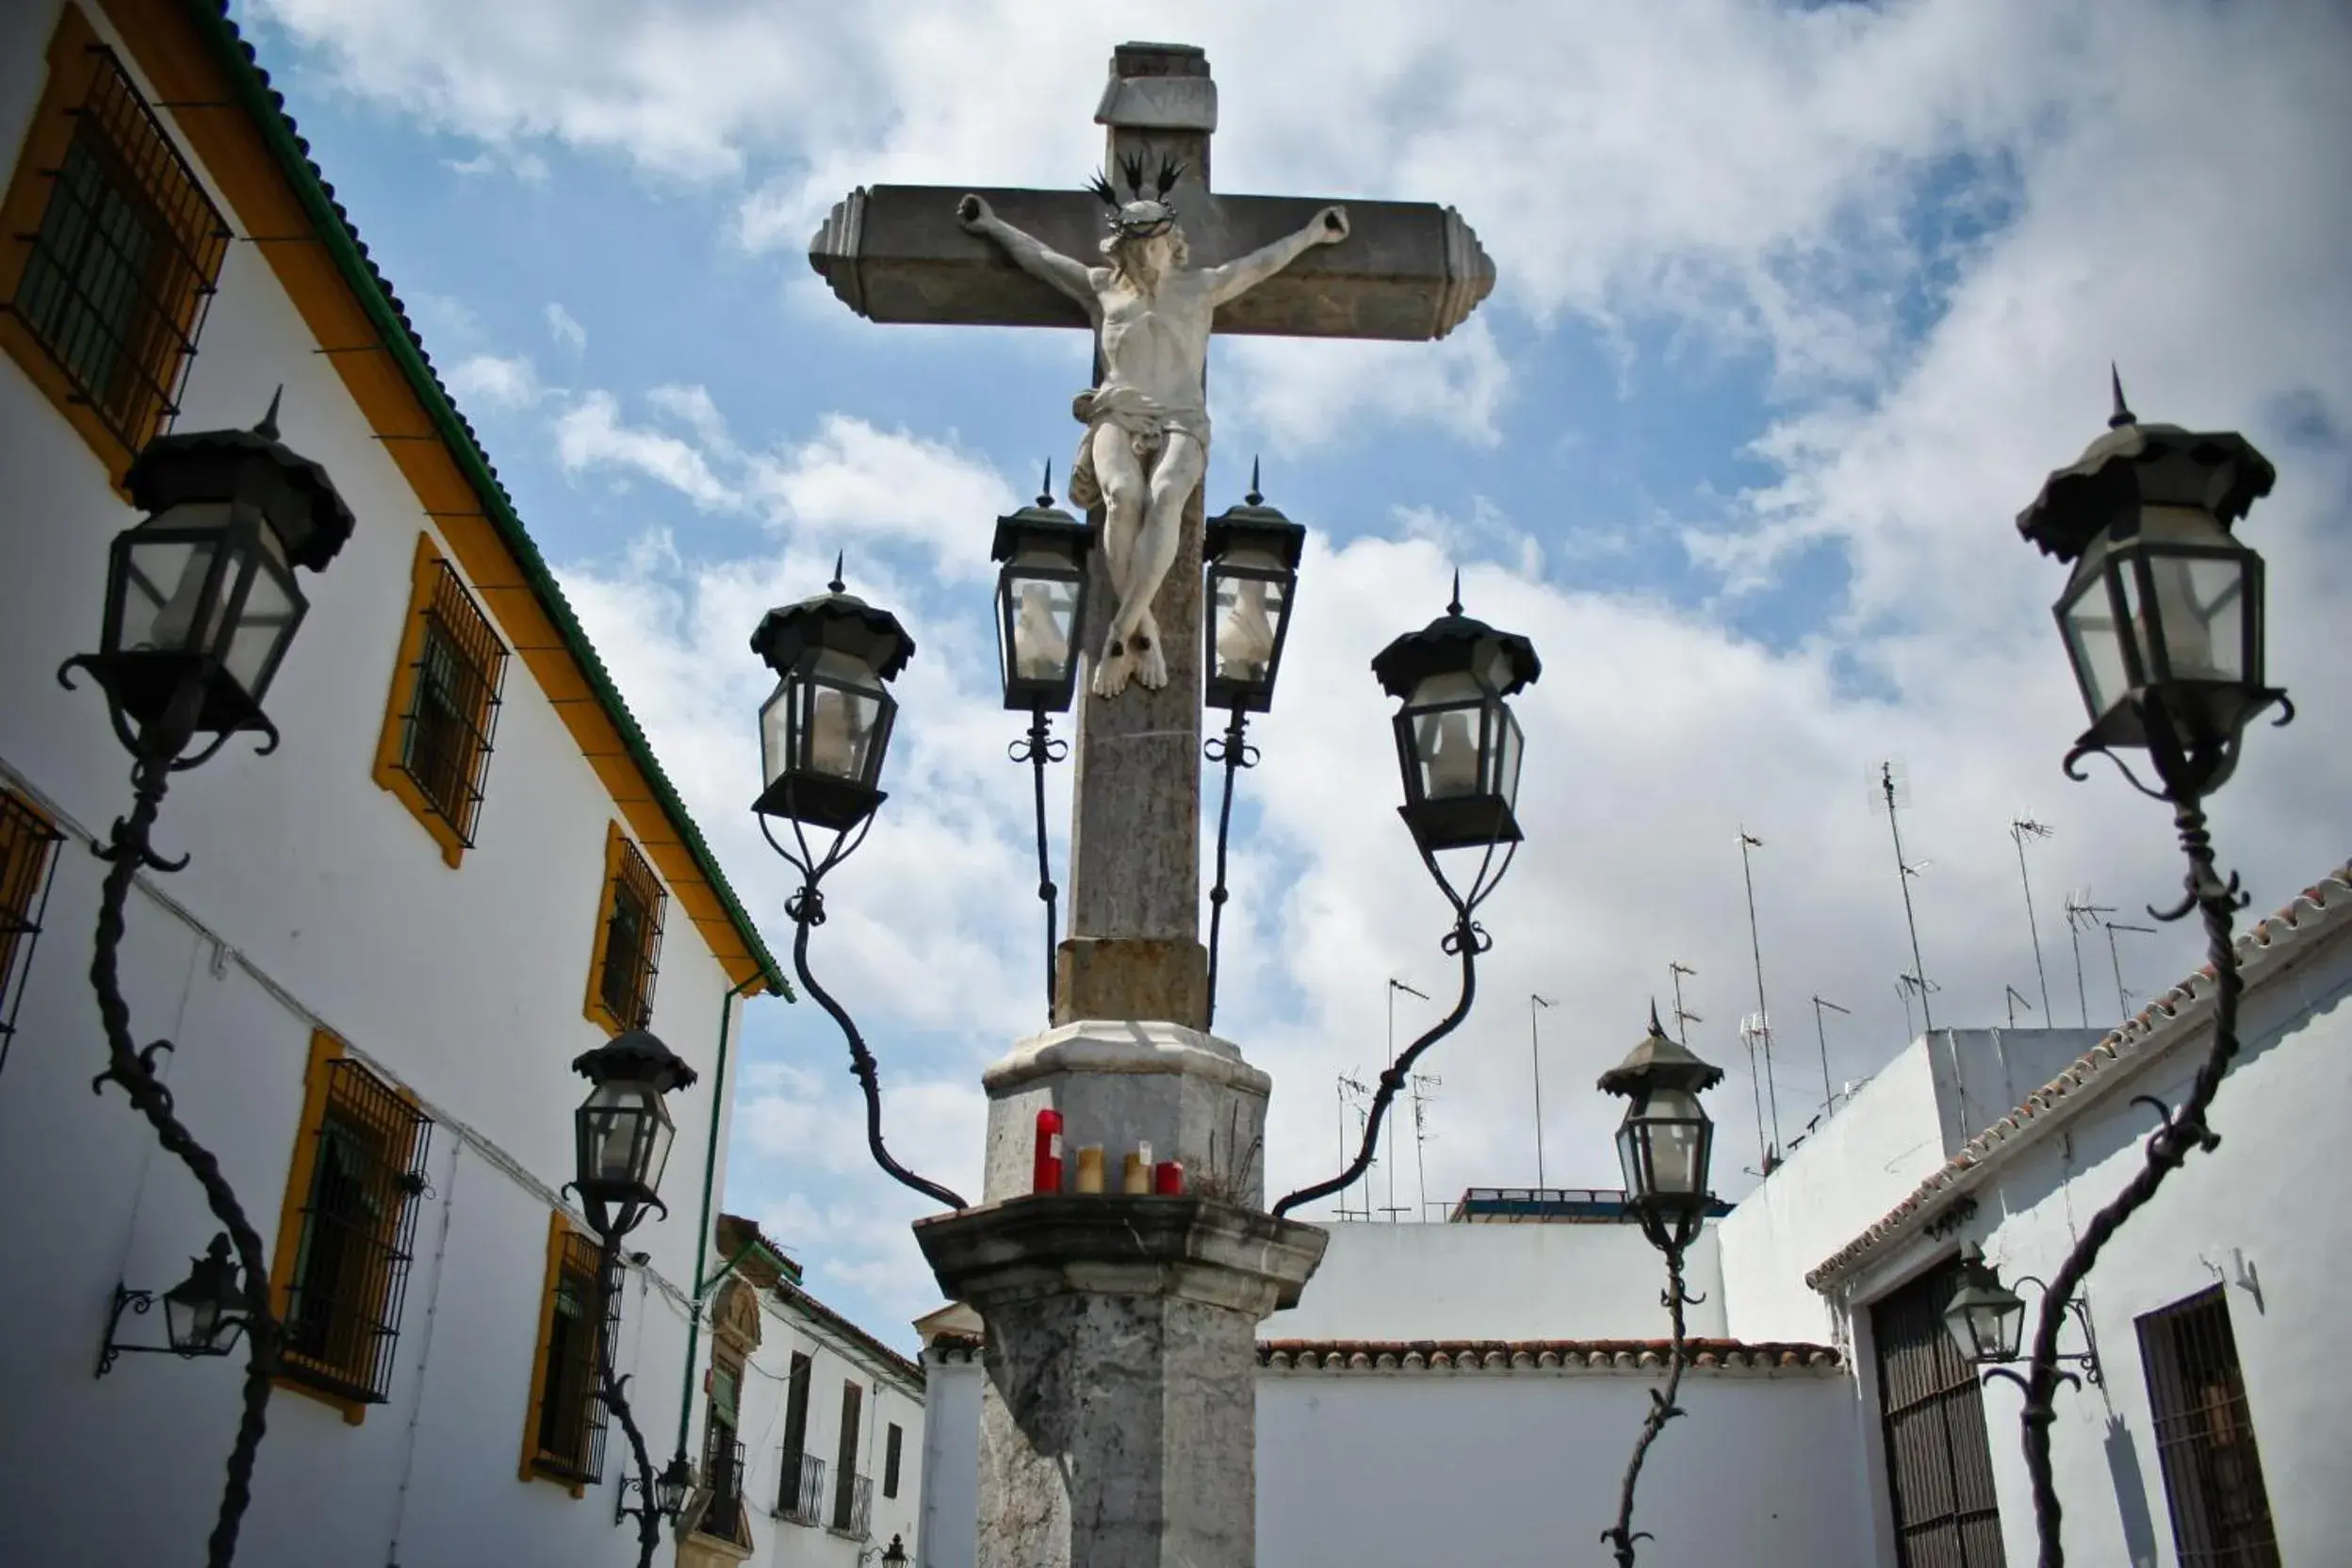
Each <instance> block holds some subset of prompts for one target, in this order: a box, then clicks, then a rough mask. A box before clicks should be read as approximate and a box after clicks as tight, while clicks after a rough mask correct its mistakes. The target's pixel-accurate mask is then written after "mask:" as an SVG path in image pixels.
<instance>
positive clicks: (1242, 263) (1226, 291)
mask: <svg viewBox="0 0 2352 1568" xmlns="http://www.w3.org/2000/svg"><path fill="white" fill-rule="evenodd" d="M1347 237H1348V209H1347V208H1346V207H1325V208H1324V209H1323V210H1322V211H1321V212H1318V213H1316V214H1315V216H1314V217H1313V218H1312V219H1310V220H1308V221H1307V226H1306V227H1305V228H1303V229H1300V230H1299V232H1298V233H1297V234H1287V235H1284V236H1283V237H1282V238H1280V239H1277V240H1275V241H1274V242H1273V243H1272V244H1270V245H1262V246H1260V247H1259V248H1258V249H1256V250H1254V251H1252V252H1250V253H1249V254H1248V255H1246V256H1235V257H1234V258H1233V260H1231V261H1229V262H1225V263H1224V264H1222V265H1221V266H1217V267H1210V268H1206V269H1203V270H1202V274H1201V275H1202V276H1203V277H1205V278H1206V279H1207V280H1208V284H1209V298H1210V299H1211V301H1213V302H1216V303H1217V304H1220V305H1221V304H1223V303H1224V302H1226V301H1228V300H1233V299H1237V298H1239V297H1240V296H1242V295H1244V294H1247V293H1249V292H1250V290H1251V289H1253V288H1255V287H1257V286H1258V285H1260V284H1262V283H1264V282H1265V281H1266V279H1268V278H1270V277H1272V276H1273V275H1274V274H1275V273H1277V272H1279V271H1281V270H1282V269H1283V268H1285V267H1288V266H1289V265H1290V264H1291V263H1292V262H1294V261H1297V260H1298V259H1299V257H1300V256H1302V255H1305V254H1306V253H1308V252H1309V251H1312V250H1313V249H1315V247H1316V246H1317V245H1336V244H1338V243H1339V242H1340V241H1341V240H1343V239H1345V238H1347Z"/></svg>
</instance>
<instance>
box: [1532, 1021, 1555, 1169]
mask: <svg viewBox="0 0 2352 1568" xmlns="http://www.w3.org/2000/svg"><path fill="white" fill-rule="evenodd" d="M1552 1005H1554V1004H1553V1003H1552V1001H1551V999H1550V998H1548V997H1542V996H1538V995H1536V994H1535V993H1534V992H1533V991H1529V992H1528V993H1527V1062H1528V1065H1529V1066H1530V1067H1532V1068H1533V1069H1534V1070H1535V1185H1536V1189H1537V1190H1538V1191H1541V1190H1543V1186H1544V1050H1543V1045H1542V1042H1541V1041H1540V1040H1539V1039H1538V1038H1537V1037H1536V1032H1535V1013H1536V1009H1537V1008H1539V1007H1545V1008H1548V1007H1550V1006H1552Z"/></svg>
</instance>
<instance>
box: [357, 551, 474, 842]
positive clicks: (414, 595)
mask: <svg viewBox="0 0 2352 1568" xmlns="http://www.w3.org/2000/svg"><path fill="white" fill-rule="evenodd" d="M444 559H446V558H445V557H444V556H443V555H442V554H441V551H440V549H439V547H437V546H435V545H434V543H433V535H432V534H431V533H428V532H425V531H421V530H419V531H418V532H417V553H416V556H415V558H414V559H413V560H412V562H411V564H410V566H409V579H408V609H407V611H406V612H405V613H404V614H403V617H402V619H401V621H400V650H399V655H398V657H397V658H396V659H395V660H394V661H393V664H392V686H391V690H390V692H389V693H388V694H386V695H385V697H384V727H383V729H382V730H380V731H378V733H377V736H376V762H375V769H374V778H375V781H376V784H377V786H378V787H379V788H381V789H383V790H384V791H385V792H388V793H389V794H390V795H391V796H392V797H393V798H394V799H396V800H398V801H399V802H400V804H401V805H403V806H405V807H407V808H408V814H409V815H410V816H412V817H415V818H416V819H417V825H419V826H421V827H423V828H424V830H425V831H426V832H427V833H430V834H431V835H433V842H434V843H437V844H439V845H440V846H441V860H442V863H443V864H445V865H447V866H448V867H449V869H450V870H451V871H455V870H456V869H457V868H458V866H459V864H460V863H461V862H463V861H464V860H465V858H466V841H465V840H463V839H461V838H459V837H458V834H457V827H456V825H454V824H452V823H451V822H450V821H449V819H448V818H447V817H444V816H443V815H442V814H441V813H440V811H439V809H437V808H435V807H434V805H433V802H432V801H430V800H428V799H427V798H426V797H425V792H424V791H423V790H422V789H421V788H419V787H418V785H417V781H416V780H415V779H413V778H411V777H409V776H408V775H407V773H405V772H404V771H402V769H401V767H400V719H401V715H403V714H405V713H406V712H407V711H408V705H409V702H410V700H411V699H412V698H413V697H415V695H416V694H417V669H418V666H419V664H420V663H421V662H422V661H423V659H424V652H425V611H426V610H427V608H428V607H430V606H431V604H432V602H433V574H434V571H435V569H436V568H438V567H439V566H440V564H441V563H442V561H443V560H444Z"/></svg>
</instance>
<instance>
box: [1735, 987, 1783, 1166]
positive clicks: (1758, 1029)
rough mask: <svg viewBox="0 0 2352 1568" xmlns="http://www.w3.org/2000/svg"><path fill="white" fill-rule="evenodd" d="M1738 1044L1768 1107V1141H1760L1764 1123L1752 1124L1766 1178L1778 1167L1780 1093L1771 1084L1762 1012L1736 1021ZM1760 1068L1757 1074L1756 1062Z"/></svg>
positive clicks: (1768, 1024) (1768, 1033)
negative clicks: (1770, 1110)
mask: <svg viewBox="0 0 2352 1568" xmlns="http://www.w3.org/2000/svg"><path fill="white" fill-rule="evenodd" d="M1740 1044H1741V1045H1744V1046H1746V1047H1747V1048H1748V1070H1749V1071H1751V1072H1756V1076H1757V1079H1758V1081H1759V1082H1761V1083H1762V1084H1763V1085H1764V1092H1765V1098H1766V1102H1767V1103H1769V1104H1770V1105H1771V1107H1772V1141H1771V1142H1770V1143H1765V1142H1764V1124H1763V1122H1762V1121H1761V1120H1760V1119H1759V1120H1758V1121H1757V1123H1756V1142H1757V1143H1759V1144H1762V1145H1763V1165H1764V1174H1765V1175H1767V1176H1770V1175H1771V1174H1772V1172H1773V1171H1774V1170H1776V1169H1777V1168H1779V1166H1780V1091H1779V1090H1778V1088H1776V1087H1775V1086H1773V1084H1772V1023H1771V1022H1770V1021H1768V1020H1767V1019H1766V1018H1765V1017H1764V1015H1763V1014H1762V1013H1750V1014H1748V1015H1747V1016H1746V1017H1745V1018H1743V1019H1741V1020H1740ZM1759 1059H1761V1060H1762V1062H1763V1064H1764V1066H1763V1070H1761V1071H1760V1072H1757V1070H1756V1062H1757V1061H1758V1060H1759Z"/></svg>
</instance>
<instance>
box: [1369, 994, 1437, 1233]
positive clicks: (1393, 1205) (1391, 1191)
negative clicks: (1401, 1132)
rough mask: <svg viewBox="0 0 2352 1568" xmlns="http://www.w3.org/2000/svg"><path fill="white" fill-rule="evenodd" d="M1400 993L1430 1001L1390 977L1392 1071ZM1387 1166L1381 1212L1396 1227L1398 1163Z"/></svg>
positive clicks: (1389, 1048) (1390, 1063)
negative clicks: (1384, 1198) (1385, 1202)
mask: <svg viewBox="0 0 2352 1568" xmlns="http://www.w3.org/2000/svg"><path fill="white" fill-rule="evenodd" d="M1398 991H1403V992H1404V993H1405V994H1406V995H1407V996H1417V997H1419V998H1420V999H1421V1000H1422V1001H1424V1002H1427V1001H1428V1000H1429V992H1427V991H1417V990H1414V989H1413V988H1412V987H1411V986H1408V985H1406V984H1405V983H1404V982H1403V981H1402V980H1399V979H1397V977H1396V976H1395V975H1393V974H1392V975H1390V976H1389V979H1388V1065H1389V1067H1390V1068H1392V1069H1394V1068H1395V1067H1396V1066H1397V992H1398ZM1387 1164H1388V1207H1386V1208H1385V1209H1383V1210H1381V1211H1380V1212H1381V1213H1383V1214H1385V1215H1387V1216H1388V1222H1389V1223H1390V1224H1391V1225H1394V1224H1396V1223H1397V1214H1398V1213H1399V1212H1401V1211H1399V1210H1398V1209H1397V1162H1396V1161H1395V1160H1390V1161H1388V1162H1387ZM1371 1191H1372V1189H1371V1188H1370V1187H1369V1186H1367V1187H1365V1188H1364V1208H1365V1215H1364V1217H1366V1218H1367V1219H1368V1218H1370V1217H1371V1203H1372V1197H1371Z"/></svg>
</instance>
